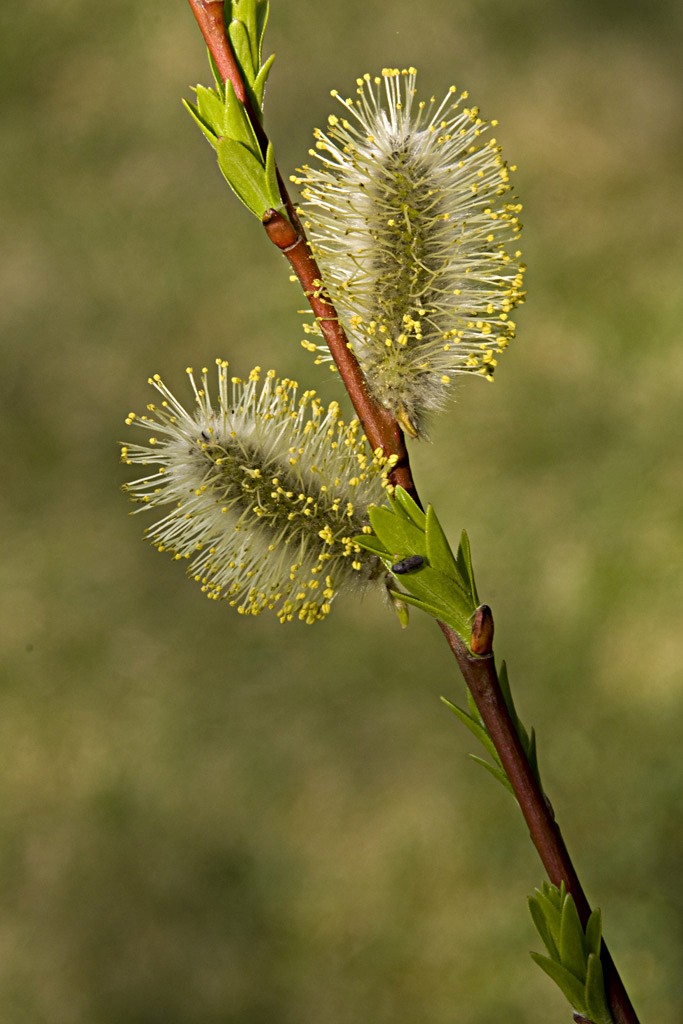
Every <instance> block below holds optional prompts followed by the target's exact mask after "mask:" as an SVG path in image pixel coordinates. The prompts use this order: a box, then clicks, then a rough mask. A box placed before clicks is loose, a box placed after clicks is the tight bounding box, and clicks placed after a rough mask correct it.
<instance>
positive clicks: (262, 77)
mask: <svg viewBox="0 0 683 1024" xmlns="http://www.w3.org/2000/svg"><path fill="white" fill-rule="evenodd" d="M274 61H275V54H274V53H271V55H270V57H269V58H268V60H267V61H266V62H265V64H264V65H263V66H262V68H261V70H260V71H259V73H258V75H257V76H256V78H255V79H254V84H253V86H252V93H253V96H254V100H255V102H256V109H257V110H258V111H262V110H263V93H264V90H265V88H266V82H267V81H268V75H269V74H270V69H271V68H272V66H273V63H274Z"/></svg>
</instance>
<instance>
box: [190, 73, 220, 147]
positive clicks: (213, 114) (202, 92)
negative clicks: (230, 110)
mask: <svg viewBox="0 0 683 1024" xmlns="http://www.w3.org/2000/svg"><path fill="white" fill-rule="evenodd" d="M194 93H195V96H196V97H197V110H198V111H199V116H200V117H201V118H202V120H203V121H205V122H206V124H208V125H210V126H211V128H213V131H214V134H215V135H219V136H220V135H225V127H226V125H225V104H224V103H223V101H222V100H221V98H220V96H219V95H218V94H217V93H216V92H214V90H213V89H207V88H206V86H204V85H197V86H196V87H195V89H194Z"/></svg>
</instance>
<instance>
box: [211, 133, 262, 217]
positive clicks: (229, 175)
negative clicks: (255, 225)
mask: <svg viewBox="0 0 683 1024" xmlns="http://www.w3.org/2000/svg"><path fill="white" fill-rule="evenodd" d="M216 153H217V155H218V165H219V167H220V169H221V171H222V172H223V176H224V177H225V180H226V181H227V183H228V185H229V186H230V188H231V189H232V190H233V192H234V193H235V195H236V196H237V198H238V199H239V200H240V202H242V203H244V205H245V206H246V208H247V209H248V210H251V212H252V213H253V214H254V216H255V217H258V219H259V220H261V219H262V218H263V214H264V213H265V212H266V210H268V209H270V207H271V205H272V204H271V201H270V195H269V194H268V191H267V189H266V181H265V169H264V167H263V165H262V164H261V163H260V161H259V160H258V159H257V158H256V157H255V156H254V154H253V153H252V152H251V150H249V149H247V147H246V146H243V145H242V143H241V142H236V141H235V140H234V139H226V138H224V139H219V140H218V142H217V144H216Z"/></svg>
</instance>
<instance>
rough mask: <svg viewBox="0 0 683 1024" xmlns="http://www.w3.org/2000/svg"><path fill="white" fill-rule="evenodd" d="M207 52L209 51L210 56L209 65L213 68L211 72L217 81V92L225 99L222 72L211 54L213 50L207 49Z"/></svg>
mask: <svg viewBox="0 0 683 1024" xmlns="http://www.w3.org/2000/svg"><path fill="white" fill-rule="evenodd" d="M206 53H207V55H208V58H209V66H210V68H211V74H212V75H213V80H214V82H215V83H216V92H217V93H218V95H219V96H220V98H221V99H222V100H225V82H224V81H223V79H222V78H221V73H220V71H219V70H218V66H217V65H216V61H215V60H214V59H213V56H212V54H211V50H209V49H207V51H206Z"/></svg>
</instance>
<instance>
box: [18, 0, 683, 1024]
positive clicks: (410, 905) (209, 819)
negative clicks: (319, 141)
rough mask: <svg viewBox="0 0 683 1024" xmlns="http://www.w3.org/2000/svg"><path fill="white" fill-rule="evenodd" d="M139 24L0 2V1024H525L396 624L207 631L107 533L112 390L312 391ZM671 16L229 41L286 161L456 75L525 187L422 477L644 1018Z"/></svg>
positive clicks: (668, 366)
mask: <svg viewBox="0 0 683 1024" xmlns="http://www.w3.org/2000/svg"><path fill="white" fill-rule="evenodd" d="M162 6H163V12H162V10H161V7H160V5H159V4H157V3H152V2H151V0H139V2H137V3H132V2H130V0H120V2H118V3H116V4H108V5H101V4H100V5H93V4H86V3H84V2H83V0H71V2H69V3H56V2H55V0H48V2H46V3H43V4H34V5H17V4H6V5H4V6H3V8H2V11H0V51H1V52H0V58H1V59H0V75H2V85H3V88H2V91H1V92H0V103H1V104H2V118H3V146H2V148H1V150H0V162H1V165H2V171H1V173H2V188H1V189H0V223H1V224H2V255H1V259H2V273H1V276H0V298H1V301H0V324H1V336H2V344H3V359H2V368H3V369H2V375H1V377H0V392H1V393H0V415H2V417H3V427H2V438H3V440H2V453H3V487H2V513H1V514H2V531H3V538H4V544H3V556H2V560H1V563H0V565H1V569H0V571H1V573H2V607H1V609H0V616H1V617H0V622H1V623H2V679H1V682H0V751H1V762H0V764H1V766H0V948H1V949H2V957H0V1024H24V1022H25V1024H36V1022H40V1024H157V1022H161V1021H163V1022H164V1024H265V1022H268V1024H309V1022H310V1024H314V1022H315V1024H318V1022H320V1021H324V1022H325V1024H350V1022H351V1021H353V1022H354V1024H356V1022H366V1021H367V1022H373V1024H417V1022H419V1024H423V1022H425V1021H429V1022H430V1024H446V1022H451V1021H452V1020H454V1019H457V1020H458V1021H460V1022H462V1024H492V1022H494V1021H499V1020H501V1019H504V1020H505V1021H506V1022H507V1024H521V1022H524V1024H546V1022H547V1021H548V1020H549V1019H551V1018H556V1019H558V1020H559V1019H563V1017H564V1015H565V1012H566V1011H565V1006H564V1002H563V999H562V997H561V995H560V994H559V993H557V992H556V991H554V989H553V987H552V986H551V985H550V983H549V982H548V980H547V979H546V978H544V976H543V975H542V973H541V972H540V971H538V970H536V969H535V968H534V967H533V965H532V964H530V962H529V959H528V950H529V949H530V948H533V946H534V945H535V943H536V939H535V937H534V932H533V928H532V925H531V922H530V920H529V918H528V914H527V912H526V908H525V906H524V896H525V894H526V893H527V892H528V891H530V890H531V889H532V888H533V886H534V885H535V884H536V883H537V881H538V871H539V866H538V863H537V861H536V860H535V856H534V854H533V851H532V850H531V848H530V846H529V843H528V838H527V836H526V834H525V829H524V826H523V825H522V823H521V821H520V820H519V819H518V816H517V815H516V811H515V808H514V805H513V804H512V803H511V802H510V800H509V798H508V796H507V794H505V793H503V790H502V788H501V787H499V786H496V785H494V784H493V782H492V780H491V779H490V778H488V776H487V775H486V774H485V773H484V772H479V771H478V770H476V769H475V768H473V767H471V766H469V764H468V762H467V760H466V758H465V756H464V755H465V753H466V752H467V751H468V750H469V749H471V739H470V737H469V736H468V734H467V733H466V731H465V730H464V729H462V728H461V727H460V726H459V725H458V724H457V723H456V722H455V721H454V720H453V716H452V715H450V714H448V713H447V712H446V710H445V709H444V708H443V707H442V705H441V704H440V703H439V701H438V696H439V695H440V694H445V695H446V696H448V697H450V698H452V699H453V700H454V701H456V702H457V703H460V704H462V703H463V700H464V695H463V692H462V684H461V682H460V680H459V677H458V675H457V673H456V671H455V668H454V664H453V661H452V658H450V657H449V654H448V650H447V648H446V646H445V644H444V643H443V642H442V640H441V638H440V636H439V634H438V631H437V630H436V627H435V626H434V625H433V623H431V622H430V621H429V620H428V618H427V617H426V616H420V615H417V614H416V615H414V616H412V617H411V619H412V621H411V626H410V629H409V630H407V631H405V632H403V633H401V631H400V629H399V627H398V625H397V623H396V621H395V619H394V617H393V615H392V614H391V613H390V611H389V610H388V609H386V608H383V607H380V606H377V607H375V606H374V605H373V604H371V603H370V602H365V603H364V604H363V605H361V606H360V607H357V606H355V605H354V604H353V603H352V602H347V603H346V604H344V603H343V602H342V601H340V602H339V603H338V605H337V606H336V607H335V609H334V612H333V614H332V616H331V617H330V620H329V621H328V622H325V623H322V624H321V625H320V626H318V627H315V630H312V629H311V628H309V627H304V626H301V627H300V628H299V627H297V626H293V627H290V628H286V627H283V626H279V625H278V624H277V623H275V622H269V621H267V620H265V619H263V620H261V619H255V620H244V619H242V618H239V617H238V616H236V615H234V614H231V612H230V610H229V609H228V608H227V607H221V606H220V605H218V604H214V603H210V602H208V601H206V600H205V599H204V598H202V597H201V595H200V594H199V593H198V592H197V589H196V588H195V587H193V586H191V585H190V584H189V583H188V582H187V581H186V580H185V579H184V578H183V574H182V573H181V572H179V571H178V567H177V566H175V565H173V564H171V563H170V562H168V563H167V561H166V560H165V559H163V558H160V557H159V556H158V555H157V554H156V553H155V552H154V551H152V550H151V549H150V548H149V547H148V546H146V545H144V544H143V543H142V542H141V540H140V529H141V527H140V521H139V519H128V518H127V504H126V502H125V500H124V498H123V496H121V495H120V494H119V493H118V487H119V485H120V483H121V482H122V480H123V477H124V472H123V471H122V469H121V467H120V466H119V464H118V453H117V445H116V442H117V441H118V440H119V439H120V438H121V437H122V436H123V433H124V427H123V423H122V421H123V418H124V416H125V414H126V413H127V412H128V410H129V409H131V408H137V407H138V406H140V405H141V404H143V403H144V402H145V401H146V400H147V399H146V386H145V384H144V381H145V379H146V377H147V375H148V374H150V373H153V372H156V371H158V372H160V373H162V374H163V375H164V378H165V379H168V382H169V385H170V386H174V385H177V384H179V383H180V377H181V376H182V372H180V376H179V377H178V379H177V380H173V379H172V375H173V373H174V372H176V368H181V370H182V367H184V366H185V365H186V364H188V363H190V364H191V365H195V366H201V365H202V364H204V365H207V364H208V365H210V361H211V360H212V359H213V358H214V357H215V356H219V355H220V356H225V357H227V358H230V360H231V363H232V365H233V366H234V367H235V371H236V372H237V373H240V372H243V373H244V372H247V371H248V370H249V369H250V368H251V367H252V366H253V365H254V363H255V362H259V363H260V365H262V366H264V367H267V366H273V367H274V368H275V369H277V370H278V372H280V373H286V374H288V375H290V376H297V377H298V379H299V380H300V382H301V384H302V386H316V387H318V389H319V390H320V392H321V394H322V396H323V398H324V399H325V400H328V399H331V398H333V397H336V396H337V394H338V391H337V388H338V381H337V379H336V378H335V377H333V376H332V375H331V374H329V372H328V371H326V370H323V369H320V368H316V367H315V366H313V365H312V360H310V357H309V356H308V355H307V354H306V353H304V352H303V351H301V349H300V347H299V339H300V338H301V336H302V333H301V326H300V318H299V317H298V315H297V313H296V310H297V309H299V308H301V307H302V305H303V302H302V299H301V297H300V295H299V294H298V293H297V290H296V288H295V287H294V286H293V285H291V284H290V283H289V282H288V280H287V278H288V272H287V266H286V264H285V262H284V261H283V260H282V257H281V256H280V255H279V254H278V253H277V252H275V250H274V248H273V247H272V246H270V245H269V244H268V243H267V241H266V239H265V237H264V236H263V235H262V233H261V231H260V229H259V227H258V225H257V224H255V223H254V221H253V218H252V217H250V216H249V214H248V213H247V212H246V211H245V210H243V209H242V208H241V206H240V205H239V204H238V203H237V202H236V201H235V200H234V197H233V196H232V195H231V193H230V191H229V189H228V188H227V187H226V186H225V183H224V181H223V180H222V178H221V175H220V173H219V171H218V169H217V168H216V165H215V161H214V160H213V159H212V156H211V153H210V151H209V149H208V147H206V145H204V144H203V143H202V140H201V138H200V137H199V134H198V133H197V132H196V130H195V129H194V127H193V126H192V124H191V122H190V120H189V118H188V117H187V115H186V114H185V112H184V111H183V109H182V107H181V104H180V97H181V96H186V97H189V96H190V95H191V94H190V93H189V92H188V83H191V82H196V81H198V80H203V81H205V82H206V83H207V84H209V79H208V76H206V58H205V52H204V47H203V45H202V42H201V39H200V36H199V33H198V31H197V29H196V27H195V25H194V21H193V19H192V16H191V13H190V10H189V7H188V6H187V4H185V3H183V2H181V0H178V2H177V3H164V4H163V5H162ZM162 13H163V17H162ZM682 18H683V15H682V14H681V9H680V5H679V4H678V3H676V2H674V0H662V2H660V3H658V4H657V5H655V6H652V5H649V4H645V3H644V2H642V0H641V2H636V0H630V2H628V3H619V4H616V3H611V2H609V3H606V2H602V3H600V4H598V5H595V4H594V3H588V2H587V0H580V2H576V0H573V2H569V0H561V2H559V3H556V4H553V5H548V4H542V3H541V2H540V0H522V2H521V3H518V4H515V5H510V4H504V3H503V2H502V0H476V2H475V0H464V2H463V3H462V4H456V5H454V4H452V3H446V2H445V0H424V3H423V4H422V6H421V8H420V10H419V12H417V11H416V9H415V5H414V4H413V3H409V2H407V0H396V2H395V3H393V4H383V5H376V4H367V3H361V2H360V0H348V2H345V3H344V4H329V5H322V6H320V7H319V8H316V10H315V12H313V10H312V8H311V5H310V4H307V3H305V2H304V0H288V3H287V4H280V3H277V2H275V3H274V4H273V9H272V12H271V20H270V24H269V28H268V34H267V39H266V46H267V52H269V53H270V52H271V51H276V52H277V55H278V59H277V62H276V64H275V66H274V69H273V72H272V75H271V79H270V82H269V86H268V94H267V98H266V115H265V124H266V128H267V129H268V130H269V131H270V132H271V134H272V136H273V139H274V143H275V146H276V150H277V153H278V158H279V160H280V162H281V164H282V167H283V170H284V171H285V173H288V172H289V171H291V170H292V169H293V168H295V167H296V166H298V165H299V164H300V163H301V161H302V159H305V154H306V150H307V149H308V147H309V145H310V144H311V132H312V129H313V127H314V126H315V125H317V124H320V123H321V122H322V121H323V119H324V117H325V116H326V114H327V112H328V111H329V109H330V102H331V101H330V98H329V95H328V90H329V89H330V88H333V87H337V88H339V89H340V91H341V92H347V93H352V92H353V88H354V80H355V77H356V75H358V74H360V73H362V72H364V71H366V70H368V71H375V70H376V69H379V68H381V67H382V66H400V65H407V64H414V65H416V66H417V67H418V68H419V69H420V76H421V83H422V85H423V87H424V89H425V91H426V92H429V91H430V90H433V91H434V92H435V93H443V91H444V90H445V88H446V87H447V86H448V85H450V84H451V83H454V84H456V85H457V86H459V87H466V88H469V90H470V92H471V95H472V98H473V102H476V103H478V104H480V106H481V107H482V111H483V113H484V115H485V116H487V117H497V118H499V120H500V126H499V128H498V129H497V133H498V135H499V137H500V141H501V143H502V144H503V145H504V146H505V151H506V154H509V157H510V159H511V160H513V161H514V162H516V163H517V164H518V165H519V172H518V174H517V176H516V184H517V186H518V190H519V194H520V196H521V198H522V200H523V202H524V204H525V210H524V214H523V219H524V223H525V231H524V252H525V256H526V259H527V262H528V264H529V268H530V269H529V274H528V287H529V300H528V302H527V304H526V306H525V307H524V309H523V310H522V312H521V314H520V317H519V334H518V339H517V341H516V342H515V345H514V348H511V350H510V352H509V353H508V355H507V357H506V359H505V365H504V366H503V365H502V364H501V367H500V370H501V372H500V375H499V377H498V379H497V381H496V383H495V384H493V385H488V384H485V383H484V382H478V381H470V382H467V386H465V385H463V386H462V388H461V389H460V392H459V400H458V403H457V404H456V405H455V406H454V407H453V408H452V409H451V410H450V412H449V413H448V414H447V415H446V416H445V417H444V418H442V419H441V420H440V422H439V424H437V426H436V429H435V430H434V436H433V444H432V445H425V444H421V445H414V446H413V450H414V457H415V464H416V474H417V479H418V484H419V486H420V490H421V493H422V494H423V496H424V498H425V500H428V501H431V502H433V503H434V505H435V507H436V508H438V509H439V516H440V520H441V522H442V524H443V526H444V528H445V529H446V531H447V533H448V535H449V538H450V540H451V542H452V543H453V544H455V543H456V542H457V538H458V536H459V532H460V529H461V528H462V527H463V526H464V527H466V528H467V530H468V533H469V535H470V538H471V541H472V548H473V551H474V554H475V570H476V573H477V584H478V587H479V592H480V597H481V599H482V600H483V601H486V602H487V603H489V604H490V605H491V606H492V607H493V610H494V614H495V617H496V653H497V655H498V657H499V658H502V657H505V658H506V660H507V662H508V664H509V666H510V678H511V680H512V681H513V687H514V692H515V701H516V704H517V707H518V710H519V714H520V717H521V718H522V719H523V720H524V721H528V722H530V723H533V724H534V725H535V726H536V729H537V733H538V743H539V761H540V766H541V772H542V774H543V779H544V783H545V786H546V789H547V791H548V793H549V795H550V797H551V799H552V801H553V805H554V807H555V810H556V812H557V815H558V818H559V820H560V822H561V824H562V826H563V830H564V832H565V833H566V835H567V836H568V839H569V845H570V848H571V850H572V853H573V854H574V855H575V857H576V861H577V864H578V867H579V870H580V872H581V874H582V876H583V877H584V879H585V882H586V886H587V889H588V892H589V895H590V897H591V898H592V899H594V900H595V902H596V903H599V905H600V906H601V908H602V910H603V916H604V929H605V936H606V938H607V941H608V943H609V945H610V948H611V950H612V952H613V954H614V956H615V959H616V961H617V963H618V964H619V967H620V969H621V970H622V972H623V975H624V977H625V980H626V982H627V985H628V987H629V989H630V990H631V994H632V996H633V999H634V1002H635V1004H636V1006H637V1007H638V1008H639V1010H641V1011H642V1016H643V1019H649V1020H656V1021H658V1022H660V1024H674V1022H676V1021H678V1020H679V1019H680V1005H681V1002H682V1001H683V992H682V991H681V974H680V960H681V953H682V947H683V905H682V903H681V887H680V884H679V883H680V864H681V856H682V853H683V851H682V846H683V836H682V834H681V823H680V813H679V810H680V784H681V777H680V768H679V758H678V750H679V749H680V746H681V742H682V741H683V735H682V733H683V729H682V727H681V710H682V705H683V701H682V699H681V693H682V688H683V671H682V669H681V665H682V664H683V648H682V644H681V637H680V625H679V622H678V621H676V620H677V616H678V610H679V609H680V607H681V597H682V594H681V563H682V556H683V539H682V538H683V531H682V529H681V516H680V507H681V498H682V496H683V493H682V492H683V487H682V485H681V465H680V453H681V440H682V437H681V434H682V433H683V431H682V425H683V417H682V415H681V389H682V385H683V346H681V342H680V335H681V323H682V322H683V285H682V281H681V272H680V268H681V265H682V263H683V204H681V202H680V195H681V167H682V166H683V102H682V99H681V97H682V96H683V88H682V86H683V82H682V76H681V70H680V49H681V42H682V36H683V25H682ZM141 97H144V103H142V102H141V99H140V98H141ZM501 893H502V895H501ZM491 960H493V961H494V962H495V970H494V971H492V970H491V969H490V963H491Z"/></svg>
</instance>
